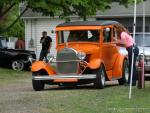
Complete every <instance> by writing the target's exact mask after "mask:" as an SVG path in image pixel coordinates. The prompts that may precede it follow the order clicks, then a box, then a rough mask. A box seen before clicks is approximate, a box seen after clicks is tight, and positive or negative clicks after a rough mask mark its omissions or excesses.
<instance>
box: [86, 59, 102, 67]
mask: <svg viewBox="0 0 150 113" xmlns="http://www.w3.org/2000/svg"><path fill="white" fill-rule="evenodd" d="M101 63H102V64H104V63H103V61H102V60H101V59H99V58H95V59H92V60H90V62H89V63H88V67H89V68H90V69H98V68H99V67H100V65H101Z"/></svg>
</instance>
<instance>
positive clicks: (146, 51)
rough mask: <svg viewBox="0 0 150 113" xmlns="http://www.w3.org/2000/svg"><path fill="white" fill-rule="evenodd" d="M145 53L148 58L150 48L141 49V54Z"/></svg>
mask: <svg viewBox="0 0 150 113" xmlns="http://www.w3.org/2000/svg"><path fill="white" fill-rule="evenodd" d="M142 53H144V55H146V56H150V47H144V49H143V47H139V54H142Z"/></svg>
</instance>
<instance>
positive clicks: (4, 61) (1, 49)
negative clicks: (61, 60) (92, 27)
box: [0, 37, 36, 70]
mask: <svg viewBox="0 0 150 113" xmlns="http://www.w3.org/2000/svg"><path fill="white" fill-rule="evenodd" d="M29 58H30V59H36V55H35V52H34V51H27V50H21V49H8V48H7V41H6V39H5V38H3V37H0V66H4V67H11V68H12V69H14V70H23V69H29V66H30V65H31V63H30V61H29Z"/></svg>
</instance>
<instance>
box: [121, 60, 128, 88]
mask: <svg viewBox="0 0 150 113" xmlns="http://www.w3.org/2000/svg"><path fill="white" fill-rule="evenodd" d="M128 77H129V69H128V62H127V60H124V62H123V66H122V78H121V79H119V80H118V82H119V85H123V84H125V83H127V82H128Z"/></svg>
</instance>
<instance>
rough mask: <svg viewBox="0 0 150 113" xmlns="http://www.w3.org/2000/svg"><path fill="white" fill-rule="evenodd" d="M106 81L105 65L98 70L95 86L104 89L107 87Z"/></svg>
mask: <svg viewBox="0 0 150 113" xmlns="http://www.w3.org/2000/svg"><path fill="white" fill-rule="evenodd" d="M105 82H106V72H105V68H104V66H103V65H101V66H100V68H99V69H98V70H97V72H96V80H95V83H94V86H95V87H96V88H98V89H103V88H104V87H105Z"/></svg>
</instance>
